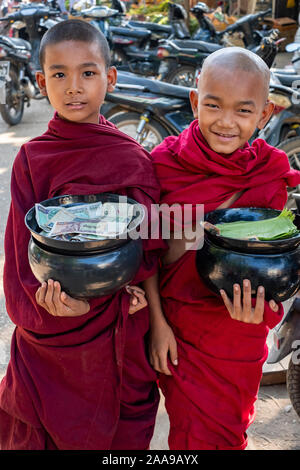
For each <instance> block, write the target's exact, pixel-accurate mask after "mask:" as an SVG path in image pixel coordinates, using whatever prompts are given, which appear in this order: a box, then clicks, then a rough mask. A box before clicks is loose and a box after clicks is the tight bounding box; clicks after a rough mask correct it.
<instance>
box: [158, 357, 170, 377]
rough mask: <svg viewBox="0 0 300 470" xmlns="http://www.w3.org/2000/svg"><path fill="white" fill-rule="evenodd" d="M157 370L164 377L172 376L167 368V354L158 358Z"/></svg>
mask: <svg viewBox="0 0 300 470" xmlns="http://www.w3.org/2000/svg"><path fill="white" fill-rule="evenodd" d="M159 368H160V372H162V373H163V374H165V375H172V373H171V371H170V369H169V367H168V357H167V354H161V355H160V357H159Z"/></svg>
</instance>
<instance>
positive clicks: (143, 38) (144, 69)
mask: <svg viewBox="0 0 300 470" xmlns="http://www.w3.org/2000/svg"><path fill="white" fill-rule="evenodd" d="M121 3H122V2H120V0H113V3H112V6H113V8H115V9H119V11H120V13H122V11H121V7H120V6H118V5H120V4H121ZM184 15H186V12H185V10H184V8H183V7H182V6H181V5H177V4H172V3H170V4H169V21H170V25H157V24H155V23H149V22H141V21H128V20H126V21H123V22H122V24H121V25H118V26H116V25H113V24H111V25H110V31H111V34H112V47H111V49H112V57H113V64H114V65H116V67H117V68H118V70H122V71H129V72H133V73H137V74H139V75H143V76H152V77H157V76H158V70H159V65H160V58H159V57H158V55H157V47H158V45H159V43H160V41H161V40H163V39H166V38H170V37H171V38H172V37H177V38H182V39H184V38H188V37H189V31H188V29H187V27H186V24H185V21H184V19H183V17H184Z"/></svg>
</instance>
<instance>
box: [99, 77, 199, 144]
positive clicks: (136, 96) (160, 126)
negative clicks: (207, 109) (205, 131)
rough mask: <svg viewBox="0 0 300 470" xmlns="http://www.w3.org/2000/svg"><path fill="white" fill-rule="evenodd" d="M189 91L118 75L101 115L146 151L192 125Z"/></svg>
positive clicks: (183, 88) (174, 86)
mask: <svg viewBox="0 0 300 470" xmlns="http://www.w3.org/2000/svg"><path fill="white" fill-rule="evenodd" d="M189 92H190V89H189V88H186V87H179V86H176V85H170V84H168V83H164V82H161V81H159V80H151V79H148V78H145V77H138V76H137V75H135V74H133V73H130V72H118V81H117V85H116V88H115V90H114V92H113V93H107V94H106V98H105V103H104V105H103V106H102V108H101V113H102V114H103V115H104V116H105V117H106V118H107V119H108V120H109V121H111V122H112V123H114V124H115V125H116V126H117V127H118V128H119V129H120V130H122V131H123V132H125V133H126V134H129V135H130V136H131V137H133V138H135V139H136V140H137V141H138V142H139V143H140V144H142V145H143V146H144V147H145V148H146V149H147V150H148V151H151V150H152V149H153V148H154V147H156V145H158V144H159V143H160V142H162V140H163V139H164V138H165V137H167V136H169V135H179V134H180V132H182V130H183V129H185V128H186V127H188V125H189V124H190V123H191V122H192V120H193V119H194V118H193V114H192V111H191V107H190V102H189Z"/></svg>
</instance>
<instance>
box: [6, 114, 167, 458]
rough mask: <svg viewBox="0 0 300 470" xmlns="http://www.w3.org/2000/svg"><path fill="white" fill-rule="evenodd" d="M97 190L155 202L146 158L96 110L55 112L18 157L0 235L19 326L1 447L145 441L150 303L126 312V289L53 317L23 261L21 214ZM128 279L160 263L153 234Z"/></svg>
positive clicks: (153, 391)
mask: <svg viewBox="0 0 300 470" xmlns="http://www.w3.org/2000/svg"><path fill="white" fill-rule="evenodd" d="M103 192H111V193H118V194H122V195H128V196H129V197H132V198H133V199H135V200H136V201H138V202H140V203H142V204H144V205H145V206H146V207H147V208H148V209H149V206H150V204H152V203H157V202H158V198H159V185H158V182H157V178H156V177H155V175H154V170H153V164H152V161H151V157H149V154H147V153H146V152H145V151H144V150H143V149H142V148H141V147H140V146H139V145H138V144H137V143H136V142H135V141H134V140H133V139H131V138H129V137H127V136H125V135H124V134H123V133H121V132H120V131H118V130H117V129H116V128H115V126H113V125H112V124H110V123H108V122H107V121H106V120H105V119H104V118H103V117H100V124H99V125H96V124H77V123H71V122H68V121H64V120H62V119H60V118H59V117H58V116H57V115H55V117H54V118H53V119H52V120H51V121H50V123H49V128H48V130H47V132H46V133H45V134H43V135H42V136H41V137H38V138H36V139H33V140H32V141H30V142H29V143H27V144H25V145H24V146H23V147H22V148H21V150H20V152H19V154H18V155H17V157H16V160H15V162H14V166H13V172H12V181H11V197H12V202H11V208H10V213H9V217H8V222H7V229H6V235H5V255H6V259H5V269H4V289H5V296H6V307H7V311H8V314H9V316H10V318H11V320H12V321H13V322H14V323H15V324H16V329H15V331H14V334H13V338H12V346H11V360H10V363H9V365H8V369H7V374H6V376H5V377H4V379H3V381H2V383H1V387H0V409H1V412H0V448H2V449H26V450H27V449H34V450H35V449H44V448H58V449H97V450H98V449H146V448H148V446H149V442H150V439H151V437H152V434H153V428H154V421H155V416H156V412H157V406H158V390H157V385H156V373H155V372H154V371H153V369H152V368H151V366H150V365H149V363H148V360H147V357H146V352H145V350H146V348H145V343H144V339H145V335H146V333H147V330H148V310H147V309H142V310H140V311H138V312H137V313H135V314H133V315H130V316H128V309H129V294H127V292H126V291H125V289H122V290H121V291H119V292H118V293H117V294H115V295H112V296H106V297H101V298H97V299H93V300H92V301H91V302H90V305H91V309H90V311H89V312H88V313H87V314H85V315H82V316H79V317H69V318H66V317H54V316H51V315H50V314H49V313H48V312H47V311H46V310H44V309H43V308H41V307H39V306H38V305H37V304H36V302H35V293H36V290H37V288H38V287H39V283H38V281H37V280H36V279H35V278H34V276H33V274H32V272H31V270H30V267H29V263H28V258H27V247H28V242H29V238H30V233H29V231H28V230H27V228H26V227H25V224H24V216H25V214H26V212H27V211H28V210H29V209H30V208H31V207H32V206H33V205H34V204H35V203H36V202H40V201H42V200H45V199H48V198H52V197H54V196H58V195H63V194H96V193H103ZM143 243H144V261H143V263H142V266H141V268H140V270H139V272H138V274H137V276H136V278H135V280H134V282H133V283H135V284H137V283H139V282H141V281H143V280H144V279H145V278H147V277H148V276H151V275H153V273H154V272H155V271H156V269H157V257H158V251H159V249H160V248H161V245H162V243H161V242H160V241H159V240H156V241H153V242H151V240H149V241H147V240H146V241H144V242H143Z"/></svg>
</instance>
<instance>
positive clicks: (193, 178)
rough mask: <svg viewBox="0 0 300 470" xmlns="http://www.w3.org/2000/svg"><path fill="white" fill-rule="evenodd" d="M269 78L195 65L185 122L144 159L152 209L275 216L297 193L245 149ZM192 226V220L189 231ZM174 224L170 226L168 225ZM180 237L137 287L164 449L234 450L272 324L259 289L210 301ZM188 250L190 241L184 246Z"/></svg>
mask: <svg viewBox="0 0 300 470" xmlns="http://www.w3.org/2000/svg"><path fill="white" fill-rule="evenodd" d="M269 76H270V72H269V70H268V68H267V66H266V65H265V63H264V62H263V61H262V59H260V58H259V57H258V56H257V55H255V54H254V53H251V52H249V51H247V50H244V49H241V48H235V47H234V48H227V49H222V50H221V51H217V52H215V53H213V54H211V55H210V56H209V57H208V58H207V59H206V60H205V62H204V64H203V68H202V71H201V74H200V78H199V82H198V90H197V91H196V90H192V91H191V93H190V101H191V105H192V109H193V112H194V117H195V121H193V122H192V123H191V125H190V126H189V128H188V129H186V130H185V131H183V132H182V134H181V135H180V136H179V137H173V136H172V137H167V138H166V139H165V140H164V142H163V143H162V144H160V145H159V146H158V147H157V148H156V149H154V151H153V152H152V156H153V158H154V164H155V168H156V172H157V175H158V179H159V182H160V185H161V188H162V192H161V203H166V204H168V205H172V204H174V203H177V204H178V203H179V204H181V205H182V206H183V205H184V204H194V205H195V204H204V211H205V213H206V212H209V211H213V210H215V209H221V208H227V207H269V208H274V209H279V210H281V209H283V207H284V205H285V203H286V200H287V190H286V187H287V186H296V185H297V184H299V183H300V172H298V171H294V170H291V169H290V166H289V162H288V158H287V156H286V155H285V153H283V152H282V151H279V150H277V149H276V148H274V147H271V146H270V145H268V144H267V143H266V142H265V141H263V140H261V139H257V140H255V141H254V142H253V144H252V145H249V143H248V140H249V139H250V137H251V136H252V134H253V133H254V131H255V129H256V128H259V129H261V128H263V127H264V125H265V124H266V123H267V121H268V120H269V118H270V116H271V114H272V110H273V105H272V104H271V103H270V102H269V101H268V89H269ZM193 222H195V220H194V221H193ZM176 223H177V224H178V220H177V222H176V221H174V226H175V224H176ZM186 241H187V240H185V239H184V237H183V238H182V239H177V238H176V237H175V236H172V237H171V239H170V240H169V250H168V251H167V253H166V255H165V256H164V257H163V259H162V267H161V270H160V279H159V290H160V295H161V301H160V298H159V296H158V287H157V276H156V275H155V276H153V277H152V278H150V279H148V280H146V281H145V284H144V285H145V289H146V292H147V299H148V302H149V307H150V311H151V330H152V332H151V356H150V357H151V363H152V364H153V366H154V368H155V369H156V370H157V371H159V372H161V375H160V386H161V389H162V391H163V394H164V396H165V404H166V409H167V412H168V414H169V418H170V434H169V446H170V449H172V450H174V449H180V450H184V449H189V450H196V449H244V448H245V447H246V446H247V436H246V430H247V428H248V426H249V425H250V423H251V422H252V420H253V417H254V403H255V400H256V398H257V393H258V388H259V383H260V379H261V376H262V366H263V363H264V361H265V360H266V357H267V346H266V337H267V334H268V331H269V328H273V327H274V326H275V325H276V324H277V323H278V322H279V321H280V319H281V318H282V314H283V308H282V305H276V303H275V302H274V301H272V300H271V301H270V302H269V303H267V302H266V301H265V299H264V288H263V286H261V287H260V288H259V289H258V292H257V295H256V297H255V298H253V299H252V298H251V285H250V282H249V280H247V279H245V280H244V283H243V286H242V289H241V288H240V286H239V284H235V285H234V286H233V300H232V301H231V300H230V299H229V298H228V297H227V295H226V294H225V293H224V292H221V294H222V297H221V296H217V295H215V294H212V293H211V292H210V291H209V290H208V288H206V287H205V285H204V284H203V282H202V281H201V279H200V278H199V275H198V273H197V270H196V266H195V256H196V251H195V250H187V251H186ZM188 241H189V242H190V240H188Z"/></svg>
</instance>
